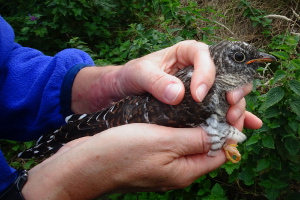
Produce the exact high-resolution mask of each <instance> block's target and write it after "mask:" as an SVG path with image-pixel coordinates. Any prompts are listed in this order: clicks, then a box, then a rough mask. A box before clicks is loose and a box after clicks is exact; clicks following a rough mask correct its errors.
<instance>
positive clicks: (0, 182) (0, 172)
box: [0, 150, 16, 193]
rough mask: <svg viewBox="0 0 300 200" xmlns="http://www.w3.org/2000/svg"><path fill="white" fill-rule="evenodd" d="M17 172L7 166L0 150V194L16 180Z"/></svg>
mask: <svg viewBox="0 0 300 200" xmlns="http://www.w3.org/2000/svg"><path fill="white" fill-rule="evenodd" d="M15 171H16V170H15V169H13V168H11V167H10V166H9V165H8V164H7V162H6V160H5V158H4V156H3V154H2V151H1V150H0V193H1V192H2V191H3V190H4V189H5V188H7V187H8V186H9V185H10V184H11V183H12V182H13V181H14V180H15V178H16V177H15V174H14V172H15Z"/></svg>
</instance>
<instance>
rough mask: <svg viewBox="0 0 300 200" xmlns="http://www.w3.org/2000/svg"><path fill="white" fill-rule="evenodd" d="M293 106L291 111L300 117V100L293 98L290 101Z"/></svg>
mask: <svg viewBox="0 0 300 200" xmlns="http://www.w3.org/2000/svg"><path fill="white" fill-rule="evenodd" d="M289 104H290V106H291V110H292V111H293V112H294V113H296V114H297V115H298V116H300V99H299V98H291V99H290V101H289Z"/></svg>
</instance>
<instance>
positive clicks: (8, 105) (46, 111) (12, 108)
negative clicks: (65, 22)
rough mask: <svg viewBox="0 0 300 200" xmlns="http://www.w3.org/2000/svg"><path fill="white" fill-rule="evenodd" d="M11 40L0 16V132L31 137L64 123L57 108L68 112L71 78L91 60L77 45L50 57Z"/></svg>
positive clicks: (3, 135)
mask: <svg viewBox="0 0 300 200" xmlns="http://www.w3.org/2000/svg"><path fill="white" fill-rule="evenodd" d="M13 40H14V36H13V30H12V28H11V27H10V26H9V25H8V24H7V23H6V22H5V20H4V19H3V18H1V17H0V96H1V98H0V110H1V112H0V127H1V133H0V136H1V138H4V139H13V140H18V141H28V140H34V139H37V138H38V137H39V136H40V135H41V134H43V133H45V132H46V131H49V130H50V129H54V128H57V127H58V126H61V125H62V124H63V123H64V116H63V115H62V114H61V111H65V113H67V114H69V113H70V98H71V96H70V95H71V94H68V93H71V88H72V83H73V82H72V81H73V80H74V78H75V76H76V74H77V72H78V71H79V70H80V69H81V68H82V67H85V66H88V65H94V63H93V61H92V59H91V57H90V56H89V55H88V54H86V53H85V52H83V51H80V50H77V49H66V50H63V51H61V52H59V53H58V54H56V55H55V56H53V57H52V56H46V55H44V54H43V53H41V52H40V51H38V50H35V49H32V48H27V47H22V46H21V45H19V44H17V43H14V41H13ZM74 69H75V70H74ZM69 71H70V72H69ZM74 72H75V73H74ZM66 74H69V75H68V76H66ZM65 77H67V78H66V80H64V79H65ZM63 82H64V84H63ZM62 85H64V86H63V88H62ZM62 91H63V92H62ZM64 96H66V97H64Z"/></svg>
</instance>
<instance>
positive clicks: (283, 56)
mask: <svg viewBox="0 0 300 200" xmlns="http://www.w3.org/2000/svg"><path fill="white" fill-rule="evenodd" d="M270 54H272V55H274V56H276V57H278V58H280V59H282V60H287V59H289V58H290V57H289V55H288V54H287V53H286V52H285V51H273V52H270Z"/></svg>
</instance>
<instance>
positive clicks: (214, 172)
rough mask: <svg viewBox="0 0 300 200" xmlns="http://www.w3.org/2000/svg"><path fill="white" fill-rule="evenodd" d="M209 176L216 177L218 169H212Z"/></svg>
mask: <svg viewBox="0 0 300 200" xmlns="http://www.w3.org/2000/svg"><path fill="white" fill-rule="evenodd" d="M209 176H210V177H212V178H216V177H217V176H218V170H214V171H212V172H210V173H209Z"/></svg>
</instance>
